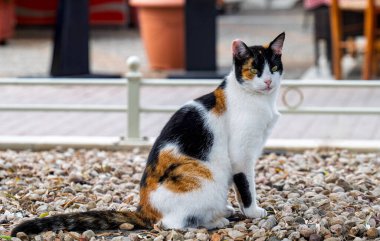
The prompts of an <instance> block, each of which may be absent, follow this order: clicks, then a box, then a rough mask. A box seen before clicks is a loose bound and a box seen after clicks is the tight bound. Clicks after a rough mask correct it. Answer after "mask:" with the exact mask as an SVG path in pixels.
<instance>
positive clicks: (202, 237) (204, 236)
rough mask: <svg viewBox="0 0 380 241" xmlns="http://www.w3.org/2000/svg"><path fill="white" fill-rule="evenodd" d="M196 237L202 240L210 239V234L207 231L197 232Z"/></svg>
mask: <svg viewBox="0 0 380 241" xmlns="http://www.w3.org/2000/svg"><path fill="white" fill-rule="evenodd" d="M196 237H197V240H200V241H206V240H208V235H207V234H205V233H197V236H196Z"/></svg>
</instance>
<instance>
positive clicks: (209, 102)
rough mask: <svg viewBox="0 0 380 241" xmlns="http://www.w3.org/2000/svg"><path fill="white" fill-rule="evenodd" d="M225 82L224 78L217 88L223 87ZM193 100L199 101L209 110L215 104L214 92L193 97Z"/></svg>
mask: <svg viewBox="0 0 380 241" xmlns="http://www.w3.org/2000/svg"><path fill="white" fill-rule="evenodd" d="M226 83H227V82H226V79H224V80H223V82H222V83H220V85H219V86H218V88H220V89H225V88H226ZM195 101H196V102H199V103H201V104H202V105H203V106H204V107H205V108H206V110H208V111H209V110H211V109H212V108H214V107H215V105H216V97H215V94H214V92H211V93H209V94H206V95H204V96H201V97H199V98H197V99H195Z"/></svg>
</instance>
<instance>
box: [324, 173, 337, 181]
mask: <svg viewBox="0 0 380 241" xmlns="http://www.w3.org/2000/svg"><path fill="white" fill-rule="evenodd" d="M338 178H339V177H338V175H337V174H336V173H330V174H329V175H327V176H326V178H325V182H326V183H335V182H336V181H337V180H338Z"/></svg>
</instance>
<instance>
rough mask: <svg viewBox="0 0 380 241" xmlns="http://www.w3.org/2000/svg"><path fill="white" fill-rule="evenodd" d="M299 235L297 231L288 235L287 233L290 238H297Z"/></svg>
mask: <svg viewBox="0 0 380 241" xmlns="http://www.w3.org/2000/svg"><path fill="white" fill-rule="evenodd" d="M300 237H301V234H300V233H299V232H297V231H295V232H292V233H291V234H290V235H289V239H290V240H297V239H299V238H300Z"/></svg>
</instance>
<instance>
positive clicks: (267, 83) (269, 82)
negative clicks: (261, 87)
mask: <svg viewBox="0 0 380 241" xmlns="http://www.w3.org/2000/svg"><path fill="white" fill-rule="evenodd" d="M264 83H265V84H266V85H268V86H270V84H272V80H271V79H266V80H264Z"/></svg>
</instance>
